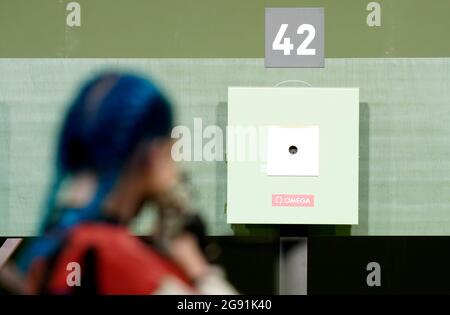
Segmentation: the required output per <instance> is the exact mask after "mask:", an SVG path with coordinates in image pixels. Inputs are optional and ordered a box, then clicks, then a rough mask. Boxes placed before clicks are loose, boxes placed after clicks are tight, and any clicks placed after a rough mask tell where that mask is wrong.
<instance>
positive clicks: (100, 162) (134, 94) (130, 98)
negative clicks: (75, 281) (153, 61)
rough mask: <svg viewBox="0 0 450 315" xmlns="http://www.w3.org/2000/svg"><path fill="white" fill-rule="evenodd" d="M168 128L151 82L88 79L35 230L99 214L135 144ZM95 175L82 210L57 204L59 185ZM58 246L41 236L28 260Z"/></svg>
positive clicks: (60, 229) (168, 114)
mask: <svg viewBox="0 0 450 315" xmlns="http://www.w3.org/2000/svg"><path fill="white" fill-rule="evenodd" d="M172 126H173V114H172V109H171V106H170V103H169V102H168V100H167V99H166V97H165V96H164V95H163V94H162V93H161V91H160V90H159V89H158V88H157V87H156V86H155V85H154V84H153V83H151V82H150V81H148V80H146V79H144V78H142V77H139V76H136V75H131V74H117V73H108V74H102V75H100V76H97V77H96V78H94V79H93V80H91V81H89V82H88V83H87V84H86V85H85V86H84V87H83V88H82V89H81V91H80V93H79V95H78V96H77V97H76V98H75V100H74V102H73V103H72V104H71V105H70V107H69V110H68V112H67V115H66V117H65V120H64V123H63V127H62V132H61V134H60V137H59V141H58V148H57V153H56V163H55V169H54V179H53V183H52V184H51V187H50V191H49V194H48V201H47V203H46V205H45V209H44V210H45V216H44V220H43V222H42V225H41V228H40V232H41V233H44V234H45V233H46V232H48V231H51V230H54V231H57V232H56V233H57V234H58V235H61V234H64V231H65V230H67V229H68V228H70V227H72V226H74V225H76V224H78V223H81V222H85V221H93V220H100V219H101V218H102V209H101V207H102V203H103V201H104V199H105V197H106V196H107V195H108V194H109V193H110V191H111V189H112V188H113V186H114V184H115V182H116V180H117V178H118V176H119V175H120V172H121V170H122V168H123V167H124V165H125V164H126V163H127V161H128V160H129V159H130V158H131V155H132V154H133V153H134V152H135V150H136V149H137V147H138V145H140V144H141V143H143V141H151V140H152V139H155V138H159V137H169V136H170V132H171V129H172ZM83 171H91V172H93V173H95V174H96V176H97V178H98V186H97V191H96V192H95V194H94V197H93V198H92V200H91V201H90V202H89V203H88V204H87V205H86V206H85V207H83V208H82V209H79V208H77V209H64V211H62V210H61V209H59V208H58V206H57V204H56V200H57V196H58V193H59V191H60V188H61V186H62V183H63V182H64V180H65V179H66V178H67V177H70V176H73V175H76V174H77V173H79V172H83ZM57 245H58V242H57V241H56V242H55V239H54V238H51V237H46V236H44V237H43V238H42V239H41V240H40V241H38V242H36V243H35V246H31V250H30V251H29V255H25V256H29V257H28V259H25V260H27V261H28V262H31V261H30V260H31V259H33V258H34V257H36V256H38V255H48V254H49V253H51V252H52V251H53V250H54V249H55V248H56V247H57Z"/></svg>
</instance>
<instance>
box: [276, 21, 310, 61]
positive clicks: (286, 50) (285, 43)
mask: <svg viewBox="0 0 450 315" xmlns="http://www.w3.org/2000/svg"><path fill="white" fill-rule="evenodd" d="M287 28H288V24H281V26H280V29H279V30H278V33H277V36H275V39H274V41H273V43H272V49H273V50H282V51H283V54H284V55H285V56H287V55H290V54H291V51H292V50H294V45H293V44H291V39H290V38H289V37H284V34H285V33H286V30H287ZM305 32H307V33H308V35H307V36H306V38H305V39H304V40H303V42H302V43H301V44H300V45H299V46H298V48H297V55H302V56H314V55H315V54H316V49H315V48H308V46H309V44H311V42H312V41H313V39H314V37H315V36H316V29H315V28H314V26H312V25H311V24H301V25H300V26H299V27H298V28H297V34H303V33H305Z"/></svg>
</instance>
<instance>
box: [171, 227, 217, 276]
mask: <svg viewBox="0 0 450 315" xmlns="http://www.w3.org/2000/svg"><path fill="white" fill-rule="evenodd" d="M168 250H169V255H170V257H171V258H172V259H173V260H174V261H175V263H177V264H178V266H179V267H180V268H181V269H182V270H183V271H184V272H185V273H186V275H187V276H188V277H189V278H190V279H191V280H194V281H195V280H196V279H199V278H201V277H203V276H204V275H206V274H207V273H208V271H209V269H210V266H209V263H208V262H207V260H206V258H205V256H204V255H203V253H202V252H201V250H200V247H199V245H198V243H197V241H196V239H195V238H194V236H193V235H191V234H190V233H183V234H181V235H180V236H178V237H176V238H175V239H174V240H173V241H172V242H171V245H170V246H169V249H168Z"/></svg>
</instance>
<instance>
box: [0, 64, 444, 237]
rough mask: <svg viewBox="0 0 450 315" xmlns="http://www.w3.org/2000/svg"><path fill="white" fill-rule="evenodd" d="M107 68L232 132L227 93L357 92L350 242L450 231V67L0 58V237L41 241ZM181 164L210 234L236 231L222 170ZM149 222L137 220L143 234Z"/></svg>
mask: <svg viewBox="0 0 450 315" xmlns="http://www.w3.org/2000/svg"><path fill="white" fill-rule="evenodd" d="M111 68H119V69H127V70H130V69H131V70H135V71H138V72H141V73H144V74H146V75H151V76H153V77H154V78H155V79H157V81H158V82H159V83H160V84H161V85H162V86H164V88H165V89H166V90H167V91H168V93H169V94H170V95H171V97H172V99H173V100H174V102H175V104H176V107H177V113H178V116H177V117H178V123H179V124H184V125H188V126H192V119H193V118H194V117H202V118H203V121H204V124H205V125H206V124H216V125H219V126H222V127H223V126H225V124H226V102H227V87H228V86H241V85H242V86H244V85H245V86H273V85H275V84H276V83H278V82H280V81H283V80H288V79H298V80H305V81H307V82H309V83H311V84H312V85H313V86H322V87H326V86H330V87H346V86H356V87H360V101H361V105H360V106H361V117H360V124H361V130H360V187H359V188H360V196H359V199H360V202H359V203H360V205H359V206H360V214H359V217H360V224H359V225H358V226H353V227H352V228H351V233H352V234H353V235H414V234H416V235H422V234H423V235H438V234H440V235H444V234H446V235H449V234H450V159H449V156H450V137H449V135H450V124H449V122H450V93H449V88H450V59H449V58H430V59H425V58H422V59H421V58H417V59H414V58H408V59H402V58H389V59H382V58H377V59H327V60H326V66H325V68H324V69H265V68H264V65H263V60H262V59H0V145H1V146H0V235H32V234H33V233H34V231H35V228H36V223H37V220H38V216H39V211H40V205H41V204H42V198H43V196H44V192H45V190H46V186H47V184H48V183H47V181H48V178H49V177H50V168H49V166H50V164H51V157H52V151H53V143H54V136H55V132H56V130H57V127H58V124H59V121H60V119H61V115H62V114H63V112H64V108H65V106H66V104H67V101H68V100H69V99H70V97H71V96H72V95H73V93H74V92H75V89H76V88H77V86H78V85H79V83H80V82H82V81H83V80H84V79H86V78H88V77H89V76H90V75H92V74H93V73H96V72H97V71H100V70H104V69H111ZM274 110H276V109H274ZM324 115H327V113H324ZM183 167H184V168H186V169H187V170H188V171H189V172H190V173H191V174H192V175H191V177H192V180H193V185H194V187H195V189H196V196H197V197H196V200H197V204H198V205H199V207H200V209H202V213H203V215H204V217H205V219H206V220H207V222H208V226H209V231H210V234H212V235H230V234H232V233H233V229H231V228H230V227H229V226H228V225H227V224H226V215H225V212H224V208H225V196H226V167H225V163H223V162H189V163H185V164H184V165H183ZM150 221H151V216H146V217H142V218H140V220H139V222H137V225H136V226H137V227H136V229H137V231H143V229H144V227H145V226H146V224H147V223H149V222H150Z"/></svg>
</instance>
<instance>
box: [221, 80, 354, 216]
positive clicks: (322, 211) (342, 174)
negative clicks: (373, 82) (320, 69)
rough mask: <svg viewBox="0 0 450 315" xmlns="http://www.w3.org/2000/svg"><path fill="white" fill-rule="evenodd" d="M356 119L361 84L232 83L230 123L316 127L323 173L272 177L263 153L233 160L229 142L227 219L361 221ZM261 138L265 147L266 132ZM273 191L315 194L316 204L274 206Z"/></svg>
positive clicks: (255, 125)
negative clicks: (322, 85)
mask: <svg viewBox="0 0 450 315" xmlns="http://www.w3.org/2000/svg"><path fill="white" fill-rule="evenodd" d="M358 120H359V91H358V89H357V88H349V87H347V88H339V89H337V88H305V87H300V88H294V87H274V88H257V87H252V88H247V87H230V88H229V90H228V125H229V126H242V127H244V128H245V127H253V128H257V129H260V128H261V127H268V126H271V125H275V126H281V127H283V126H286V127H295V126H302V125H303V126H318V127H319V176H268V175H267V174H266V171H265V167H266V160H264V158H263V157H261V156H260V157H259V158H257V159H255V160H254V161H251V160H250V159H248V158H247V159H245V160H244V161H242V160H238V159H236V158H231V157H230V154H229V152H230V147H231V146H228V148H229V149H228V155H227V156H228V159H227V160H228V161H227V167H228V198H227V219H228V222H229V223H279V224H301V223H303V224H357V223H358V148H359V137H358V136H359V124H358ZM230 137H233V138H234V139H236V138H237V136H233V135H231V134H230V133H229V134H228V141H230V139H231V138H230ZM259 137H260V138H259ZM247 139H248V138H247ZM257 140H259V141H258V143H259V145H260V146H264V144H265V143H266V141H267V132H259V133H258V138H257ZM249 141H250V140H247V143H248V142H249ZM229 143H230V142H229ZM248 145H249V146H250V147H251V146H252V144H251V143H248ZM233 147H234V148H236V147H237V145H235V146H233ZM239 148H240V147H239ZM241 149H244V148H241ZM268 149H269V148H267V147H263V150H262V151H265V150H268ZM236 150H237V149H236ZM286 150H287V148H286ZM236 153H238V152H236ZM272 194H308V195H309V194H311V195H314V199H315V200H314V207H304V208H299V207H272Z"/></svg>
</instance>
